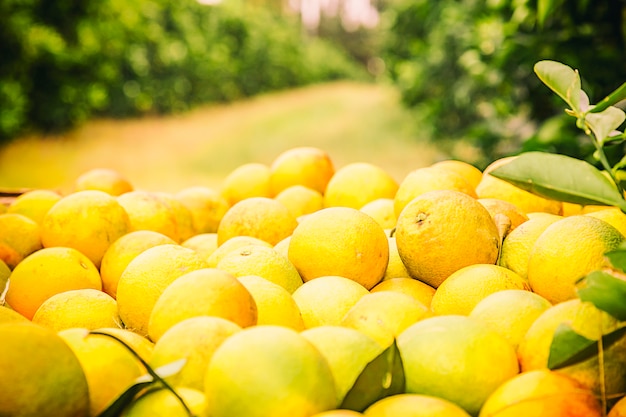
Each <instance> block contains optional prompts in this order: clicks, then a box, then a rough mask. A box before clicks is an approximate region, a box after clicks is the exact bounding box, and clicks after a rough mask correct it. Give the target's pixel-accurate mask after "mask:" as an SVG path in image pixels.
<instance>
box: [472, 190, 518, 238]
mask: <svg viewBox="0 0 626 417" xmlns="http://www.w3.org/2000/svg"><path fill="white" fill-rule="evenodd" d="M477 201H478V202H479V203H480V204H482V205H483V206H484V207H485V208H486V209H487V211H488V212H489V214H491V217H492V218H493V219H494V221H496V216H497V215H504V216H506V217H508V219H509V220H510V222H511V226H510V228H509V231H508V232H511V231H513V230H515V228H516V227H517V226H519V225H520V224H522V223H524V222H525V221H527V220H528V216H527V215H526V213H524V212H523V211H522V210H520V209H519V208H517V206H516V205H515V204H513V203H511V202H508V201H505V200H500V199H497V198H479V199H478V200H477Z"/></svg>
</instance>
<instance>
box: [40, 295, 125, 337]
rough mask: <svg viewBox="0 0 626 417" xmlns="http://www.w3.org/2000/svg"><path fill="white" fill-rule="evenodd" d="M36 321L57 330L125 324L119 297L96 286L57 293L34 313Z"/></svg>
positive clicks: (90, 328)
mask: <svg viewBox="0 0 626 417" xmlns="http://www.w3.org/2000/svg"><path fill="white" fill-rule="evenodd" d="M33 323H37V324H40V325H42V326H46V327H50V328H51V329H53V330H55V331H59V330H63V329H69V328H72V327H82V328H85V329H89V330H94V329H98V328H101V327H120V324H121V323H120V319H119V316H118V314H117V303H116V302H115V299H113V297H111V296H110V295H108V294H107V293H105V292H102V291H100V290H95V289H92V288H85V289H80V290H70V291H65V292H62V293H58V294H55V295H53V296H52V297H50V298H48V299H47V300H46V301H44V302H43V303H42V304H41V306H39V308H38V309H37V311H36V312H35V315H34V316H33Z"/></svg>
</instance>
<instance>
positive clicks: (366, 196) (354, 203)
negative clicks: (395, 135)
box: [324, 162, 398, 210]
mask: <svg viewBox="0 0 626 417" xmlns="http://www.w3.org/2000/svg"><path fill="white" fill-rule="evenodd" d="M397 190H398V183H397V181H396V180H395V179H394V178H393V177H392V176H391V175H390V174H389V173H388V172H387V171H385V170H384V169H382V168H381V167H379V166H376V165H373V164H370V163H367V162H354V163H351V164H348V165H346V166H344V167H342V168H340V169H338V170H337V171H336V172H335V174H334V175H333V176H332V178H331V179H330V181H329V182H328V185H327V186H326V190H325V191H324V207H351V208H354V209H357V210H358V209H360V208H361V207H363V206H364V205H365V204H367V203H369V202H371V201H374V200H378V199H379V198H394V197H395V195H396V191H397Z"/></svg>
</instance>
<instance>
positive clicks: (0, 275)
mask: <svg viewBox="0 0 626 417" xmlns="http://www.w3.org/2000/svg"><path fill="white" fill-rule="evenodd" d="M9 276H11V268H9V266H8V265H7V264H6V262H4V261H3V260H2V259H0V305H2V303H3V301H4V299H3V298H2V294H3V293H4V290H5V289H6V286H7V283H8V282H9Z"/></svg>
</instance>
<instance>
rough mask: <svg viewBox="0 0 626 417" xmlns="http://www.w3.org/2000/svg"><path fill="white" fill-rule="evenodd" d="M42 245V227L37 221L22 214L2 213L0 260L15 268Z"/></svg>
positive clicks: (0, 221)
mask: <svg viewBox="0 0 626 417" xmlns="http://www.w3.org/2000/svg"><path fill="white" fill-rule="evenodd" d="M41 247H42V244H41V228H40V227H39V224H38V223H37V222H35V221H34V220H32V219H30V218H28V217H26V216H24V215H22V214H17V213H4V214H0V261H3V262H4V263H5V264H6V265H7V266H8V267H9V268H11V269H13V268H15V267H16V266H17V264H19V263H20V262H22V260H23V259H24V258H25V257H27V256H28V255H30V254H31V253H33V252H35V251H37V250H39V249H41Z"/></svg>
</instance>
